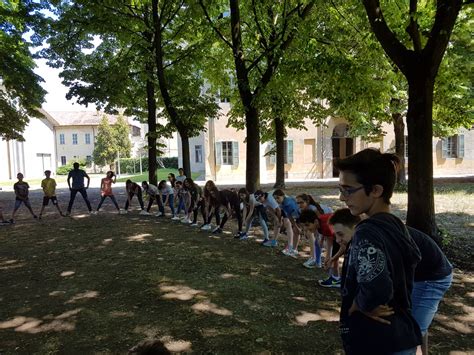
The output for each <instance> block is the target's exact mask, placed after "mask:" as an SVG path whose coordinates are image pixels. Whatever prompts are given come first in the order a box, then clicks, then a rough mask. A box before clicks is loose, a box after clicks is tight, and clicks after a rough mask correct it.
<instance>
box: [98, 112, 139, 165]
mask: <svg viewBox="0 0 474 355" xmlns="http://www.w3.org/2000/svg"><path fill="white" fill-rule="evenodd" d="M129 133H130V127H129V125H128V123H127V121H126V120H125V118H124V117H123V116H122V115H119V116H118V117H117V122H116V123H115V124H113V125H110V123H109V119H108V117H107V116H106V115H104V116H103V117H102V119H101V120H100V124H99V127H98V129H97V137H96V141H95V146H94V152H93V153H92V157H93V159H94V162H95V163H96V164H97V165H101V166H103V165H112V164H113V162H114V161H115V159H117V156H118V154H120V157H122V158H129V157H130V151H131V149H132V143H131V142H130V138H129Z"/></svg>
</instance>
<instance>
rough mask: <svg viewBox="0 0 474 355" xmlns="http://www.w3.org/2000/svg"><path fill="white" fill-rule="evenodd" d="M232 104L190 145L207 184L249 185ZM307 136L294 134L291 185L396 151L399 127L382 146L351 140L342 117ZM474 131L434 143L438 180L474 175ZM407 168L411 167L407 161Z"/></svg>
mask: <svg viewBox="0 0 474 355" xmlns="http://www.w3.org/2000/svg"><path fill="white" fill-rule="evenodd" d="M229 110H230V105H229V104H228V103H221V110H220V113H219V117H218V118H217V119H209V120H208V122H207V124H206V127H205V130H203V131H202V133H201V134H200V135H199V136H197V137H193V138H191V139H190V157H191V170H192V171H193V172H196V173H200V179H202V180H209V179H210V180H214V181H216V182H220V183H226V182H232V181H234V182H235V181H239V182H243V181H245V171H246V145H245V138H246V134H245V130H241V131H237V130H236V129H235V128H232V127H227V123H228V119H227V115H228V113H229ZM305 126H306V127H307V130H296V129H288V134H287V138H286V140H285V177H286V178H287V179H289V180H296V181H298V180H301V181H304V180H314V179H327V178H333V177H337V175H338V173H337V171H336V170H335V169H334V168H333V161H334V159H337V158H344V157H347V156H349V155H352V154H354V153H356V152H358V151H360V150H362V149H365V148H368V147H375V148H379V149H381V150H382V151H394V146H395V136H394V133H393V127H392V126H390V125H388V124H387V125H385V126H384V127H383V130H384V131H385V132H387V134H386V135H385V136H384V137H382V138H381V140H380V141H379V142H376V143H368V142H365V141H364V140H363V138H361V137H350V135H349V131H350V129H349V128H350V127H349V123H348V122H347V120H345V119H343V118H338V117H328V118H326V120H325V122H324V125H321V126H315V125H314V123H313V122H312V121H311V120H307V121H306V123H305ZM473 145H474V130H473V129H471V130H467V129H460V130H459V132H458V134H457V135H455V136H453V137H448V138H445V139H440V138H433V166H434V169H433V170H434V171H433V173H434V175H435V176H446V175H474V150H473ZM273 148H274V147H273V146H272V144H271V143H262V144H261V145H260V181H261V183H272V182H274V181H275V178H276V159H275V156H274V155H272V154H269V153H270V152H271V151H273V150H274V149H273ZM178 152H179V164H180V165H181V164H182V153H181V144H180V142H179V144H178ZM407 164H409V161H408V160H407Z"/></svg>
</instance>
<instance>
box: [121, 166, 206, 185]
mask: <svg viewBox="0 0 474 355" xmlns="http://www.w3.org/2000/svg"><path fill="white" fill-rule="evenodd" d="M169 173H173V174H175V175H176V176H178V175H179V174H178V170H176V169H168V168H165V169H157V170H156V174H157V175H158V181H160V180H166V181H168V174H169ZM198 176H199V174H197V173H193V174H192V178H193V179H195V178H197V177H198ZM128 179H130V180H132V181H133V182H142V181H148V171H145V172H144V173H143V174H137V175H129V176H127V177H123V178H120V179H117V182H125V181H127V180H128Z"/></svg>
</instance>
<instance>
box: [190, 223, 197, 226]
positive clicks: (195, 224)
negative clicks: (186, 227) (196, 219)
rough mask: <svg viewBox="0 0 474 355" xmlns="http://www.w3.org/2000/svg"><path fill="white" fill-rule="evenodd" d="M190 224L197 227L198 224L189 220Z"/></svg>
mask: <svg viewBox="0 0 474 355" xmlns="http://www.w3.org/2000/svg"><path fill="white" fill-rule="evenodd" d="M190 226H191V227H197V226H198V224H197V223H192V222H191V224H190Z"/></svg>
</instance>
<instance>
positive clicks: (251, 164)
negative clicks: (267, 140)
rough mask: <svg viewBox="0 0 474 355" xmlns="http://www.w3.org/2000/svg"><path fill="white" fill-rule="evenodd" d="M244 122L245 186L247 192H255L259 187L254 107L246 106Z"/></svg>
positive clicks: (257, 139)
mask: <svg viewBox="0 0 474 355" xmlns="http://www.w3.org/2000/svg"><path fill="white" fill-rule="evenodd" d="M245 123H246V124H245V125H246V127H247V151H246V154H247V157H246V163H247V166H246V171H245V187H246V188H247V190H248V191H249V192H255V191H256V190H257V189H258V188H259V187H260V123H259V117H258V111H257V109H256V108H255V107H252V106H250V107H249V108H246V113H245Z"/></svg>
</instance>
